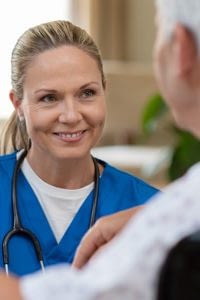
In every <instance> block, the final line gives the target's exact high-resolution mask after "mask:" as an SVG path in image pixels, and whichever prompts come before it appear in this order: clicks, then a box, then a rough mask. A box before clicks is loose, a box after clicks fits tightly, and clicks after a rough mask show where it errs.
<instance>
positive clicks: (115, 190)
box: [0, 21, 157, 276]
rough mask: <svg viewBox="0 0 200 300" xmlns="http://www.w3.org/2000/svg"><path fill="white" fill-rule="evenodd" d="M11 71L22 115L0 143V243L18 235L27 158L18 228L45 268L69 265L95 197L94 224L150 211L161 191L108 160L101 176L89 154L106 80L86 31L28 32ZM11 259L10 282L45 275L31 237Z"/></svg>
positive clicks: (14, 248) (69, 27)
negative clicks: (115, 216)
mask: <svg viewBox="0 0 200 300" xmlns="http://www.w3.org/2000/svg"><path fill="white" fill-rule="evenodd" d="M11 63H12V74H11V76H12V78H11V80H12V90H11V91H10V94H9V95H10V100H11V101H12V104H13V106H14V108H15V111H14V113H13V114H12V116H11V118H10V119H9V120H8V122H7V124H6V125H5V127H4V130H3V133H2V137H1V154H2V155H1V156H0V182H1V185H0V207H1V209H0V243H1V244H2V242H3V239H4V237H5V235H6V234H7V233H8V232H9V230H11V228H12V226H13V211H12V180H13V170H14V168H15V166H16V162H17V161H18V160H19V158H20V156H21V153H22V152H23V150H26V151H27V155H26V157H25V158H24V160H23V161H22V163H21V166H20V169H19V172H18V174H17V178H16V186H17V189H16V194H17V195H16V196H17V199H18V213H19V216H20V219H21V223H22V225H23V227H24V228H26V229H28V230H30V231H31V232H32V233H33V234H34V235H35V236H36V237H37V239H38V240H39V242H40V245H41V249H42V254H43V259H44V265H45V266H48V265H53V264H57V263H61V262H68V263H71V262H72V260H73V258H74V254H75V251H76V249H77V246H78V245H79V242H80V240H81V239H82V237H83V235H84V234H85V233H86V232H87V230H88V229H89V227H90V220H91V212H92V209H93V208H95V207H94V199H95V193H96V194H97V195H96V196H97V197H96V198H97V200H98V201H97V207H96V209H94V221H96V220H97V219H98V218H100V217H102V216H105V215H109V214H112V213H115V212H117V211H121V210H124V209H128V208H130V207H134V206H140V205H143V204H144V203H145V202H146V201H147V200H148V199H149V198H150V197H151V196H152V195H154V194H155V193H156V192H157V190H156V189H155V188H153V187H151V186H149V185H148V184H147V183H145V182H143V181H142V180H140V179H138V178H136V177H134V176H132V175H130V174H128V173H125V172H123V171H121V170H118V169H116V168H114V167H112V166H111V165H109V164H108V163H106V162H104V161H101V160H98V159H97V160H96V167H95V160H94V159H93V158H92V156H91V149H92V147H94V146H95V145H96V143H97V141H98V140H99V139H100V137H101V135H102V130H103V127H104V122H105V115H106V105H105V76H104V72H103V67H102V61H101V57H100V53H99V51H98V49H97V47H96V45H95V43H94V42H93V40H92V39H91V37H90V36H89V35H88V34H87V33H86V32H85V31H84V30H83V29H81V28H79V27H77V26H74V25H73V24H71V23H70V22H67V21H53V22H48V23H45V24H40V25H38V26H36V27H34V28H31V29H29V30H27V31H26V32H25V33H24V34H23V35H22V36H21V37H20V38H19V39H18V41H17V43H16V45H15V47H14V50H13V52H12V59H11ZM95 169H96V172H95ZM97 171H99V174H98V173H97ZM95 174H96V179H98V181H99V183H98V185H99V190H98V193H97V190H96V189H97V187H96V186H95V183H94V177H95ZM8 253H9V271H10V272H12V273H13V274H17V275H19V276H21V275H25V274H28V273H31V272H34V271H36V270H39V269H40V264H39V262H38V259H37V257H36V255H35V251H34V247H33V245H32V243H31V242H30V240H28V239H27V238H26V237H24V236H19V235H18V236H14V237H13V238H12V239H11V240H10V242H9V245H8ZM0 267H2V268H3V267H4V266H3V259H2V251H1V254H0Z"/></svg>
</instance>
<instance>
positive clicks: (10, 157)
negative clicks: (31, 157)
mask: <svg viewBox="0 0 200 300" xmlns="http://www.w3.org/2000/svg"><path fill="white" fill-rule="evenodd" d="M15 162H16V152H13V153H9V154H4V155H0V175H1V176H2V174H5V172H6V173H8V172H9V170H11V169H13V166H14V164H15Z"/></svg>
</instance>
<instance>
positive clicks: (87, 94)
mask: <svg viewBox="0 0 200 300" xmlns="http://www.w3.org/2000/svg"><path fill="white" fill-rule="evenodd" d="M95 94H96V93H95V91H94V90H92V89H86V90H84V91H83V92H82V94H81V96H82V97H83V98H90V97H92V96H94V95H95Z"/></svg>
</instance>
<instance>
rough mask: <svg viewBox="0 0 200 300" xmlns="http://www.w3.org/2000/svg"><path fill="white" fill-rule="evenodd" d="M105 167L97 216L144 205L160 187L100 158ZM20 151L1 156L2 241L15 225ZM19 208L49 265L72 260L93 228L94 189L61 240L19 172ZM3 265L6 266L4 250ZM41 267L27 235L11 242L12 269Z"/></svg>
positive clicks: (21, 271) (24, 271) (21, 272)
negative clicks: (14, 198)
mask: <svg viewBox="0 0 200 300" xmlns="http://www.w3.org/2000/svg"><path fill="white" fill-rule="evenodd" d="M100 162H101V163H103V164H104V166H105V168H104V171H103V174H102V176H101V178H100V182H99V198H98V205H97V212H96V219H98V218H100V217H102V216H105V215H109V214H112V213H115V212H117V211H120V210H124V209H127V208H130V207H134V206H137V205H141V204H144V203H146V202H147V201H148V199H149V198H150V197H151V196H152V195H154V194H155V193H157V192H158V190H157V189H156V188H154V187H152V186H150V185H149V184H147V183H145V182H144V181H143V180H141V179H139V178H137V177H135V176H133V175H132V174H129V173H126V172H123V171H121V170H119V169H116V168H114V167H112V166H111V165H109V164H107V163H105V162H102V161H100ZM15 164H16V153H12V154H9V155H4V156H0V243H1V244H2V240H3V238H4V236H5V234H6V233H7V232H8V231H9V230H10V229H11V227H12V226H13V225H12V224H13V215H12V203H11V184H12V174H13V170H14V166H15ZM17 183H18V184H17V197H18V210H19V214H20V218H21V222H22V224H23V227H24V228H27V229H29V230H30V231H32V232H33V233H34V234H35V235H36V236H37V238H38V240H39V241H40V244H41V247H42V253H43V257H44V264H45V266H49V265H53V264H57V263H63V262H67V263H71V262H72V261H73V258H74V254H75V251H76V248H77V246H78V245H79V243H80V241H81V238H82V237H83V236H84V234H85V233H86V231H87V230H88V227H89V220H90V214H91V209H92V204H93V191H92V192H91V193H90V195H89V196H88V197H87V198H86V199H85V201H84V202H83V204H82V206H81V207H80V209H79V211H78V212H77V214H76V216H75V217H74V219H73V221H72V222H71V224H70V226H69V227H68V228H67V230H66V232H65V234H64V236H63V238H62V240H61V241H60V242H59V243H57V241H56V239H55V237H54V234H53V232H52V230H51V227H50V225H49V223H48V221H47V219H46V217H45V214H44V212H43V210H42V207H41V206H40V203H39V202H38V200H37V197H36V195H35V194H34V192H33V190H32V188H31V186H30V185H29V183H28V181H27V180H26V178H25V177H24V175H23V173H22V172H21V171H19V173H18V178H17ZM0 267H3V262H2V251H1V253H0ZM39 269H40V265H39V262H38V260H37V258H36V255H35V251H34V248H33V245H32V243H31V242H30V241H29V240H28V239H26V238H24V237H23V236H16V237H13V238H12V239H11V240H10V242H9V270H10V272H12V273H13V274H17V275H19V276H21V275H25V274H28V273H32V272H34V271H37V270H39Z"/></svg>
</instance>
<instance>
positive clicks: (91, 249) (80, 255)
mask: <svg viewBox="0 0 200 300" xmlns="http://www.w3.org/2000/svg"><path fill="white" fill-rule="evenodd" d="M106 242H107V240H106V239H105V237H104V235H103V234H102V231H101V230H100V229H99V227H98V226H94V227H92V228H91V229H90V230H89V231H88V233H87V234H86V235H85V237H84V238H83V240H82V241H81V243H80V245H79V247H78V249H77V251H76V254H75V258H74V261H73V264H72V265H73V266H74V267H76V268H79V269H80V268H82V267H83V266H84V265H85V264H86V263H87V262H88V260H89V259H90V258H91V256H93V254H94V253H95V252H96V251H97V249H99V248H100V247H101V246H102V245H104V244H105V243H106Z"/></svg>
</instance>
